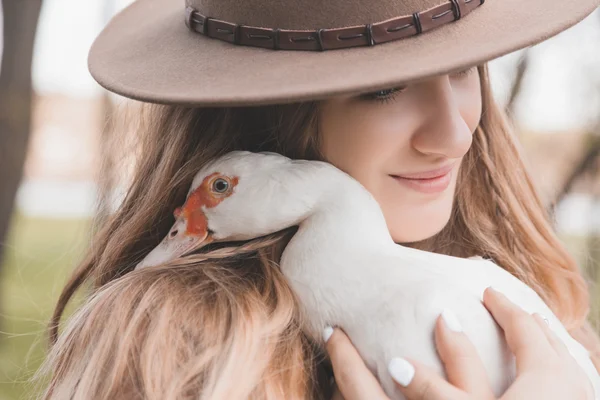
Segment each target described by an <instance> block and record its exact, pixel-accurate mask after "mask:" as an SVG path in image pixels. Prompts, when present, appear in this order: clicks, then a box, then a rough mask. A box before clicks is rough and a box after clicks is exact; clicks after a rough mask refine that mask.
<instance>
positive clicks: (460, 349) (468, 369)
mask: <svg viewBox="0 0 600 400" xmlns="http://www.w3.org/2000/svg"><path fill="white" fill-rule="evenodd" d="M435 343H436V347H437V350H438V353H439V355H440V358H441V360H442V362H443V363H444V367H445V368H446V375H447V376H448V381H449V382H450V383H451V384H453V385H454V386H456V387H457V388H459V389H462V390H463V391H465V392H467V393H468V394H470V395H471V396H473V397H475V398H476V399H490V398H493V397H494V394H493V392H492V388H491V386H490V383H489V378H488V376H487V373H486V370H485V367H484V365H483V362H482V361H481V358H480V357H479V354H478V353H477V349H475V346H473V343H472V342H471V341H470V340H469V338H468V337H467V335H465V333H464V332H463V330H462V326H461V324H460V321H459V320H458V318H457V316H456V315H455V314H454V312H452V311H451V310H449V309H446V310H444V311H443V312H442V314H441V315H440V317H439V318H438V320H437V323H436V327H435Z"/></svg>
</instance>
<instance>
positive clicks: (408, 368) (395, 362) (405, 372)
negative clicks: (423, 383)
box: [388, 358, 415, 387]
mask: <svg viewBox="0 0 600 400" xmlns="http://www.w3.org/2000/svg"><path fill="white" fill-rule="evenodd" d="M388 371H389V373H390V375H391V376H392V378H394V380H395V381H396V382H398V383H399V384H400V385H402V386H404V387H406V386H408V385H410V382H411V381H412V380H413V377H414V376H415V367H413V366H412V364H411V363H409V362H408V361H406V360H405V359H404V358H392V360H391V361H390V363H389V364H388Z"/></svg>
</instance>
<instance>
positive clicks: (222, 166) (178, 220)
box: [136, 151, 304, 269]
mask: <svg viewBox="0 0 600 400" xmlns="http://www.w3.org/2000/svg"><path fill="white" fill-rule="evenodd" d="M292 163H296V162H294V161H292V160H291V159H289V158H287V157H284V156H282V155H280V154H276V153H268V152H262V153H251V152H246V151H234V152H231V153H227V154H226V155H224V156H222V157H220V158H218V159H216V160H214V161H212V162H210V163H208V164H207V165H206V166H205V167H204V168H202V169H201V170H200V171H198V173H197V174H196V176H195V177H194V180H193V182H192V185H191V188H190V190H189V192H188V195H187V198H186V201H185V203H184V204H183V206H181V207H178V208H177V209H176V210H175V211H174V216H175V223H174V224H173V226H172V227H171V229H170V230H169V232H168V233H167V235H166V236H165V238H164V239H163V240H162V242H161V243H160V244H159V245H158V246H157V247H155V248H154V249H153V250H152V251H151V252H150V253H149V254H148V255H147V256H146V257H145V258H144V259H143V260H142V261H141V262H140V263H139V264H138V265H137V267H136V269H139V268H143V267H147V266H152V265H158V264H161V263H164V262H167V261H169V260H172V259H174V258H177V257H179V256H182V255H184V254H188V253H190V252H193V251H195V250H197V249H199V248H201V247H203V246H205V245H206V244H208V243H212V242H219V241H236V240H248V239H253V238H256V237H259V236H263V235H266V234H269V233H273V232H276V231H278V230H281V229H284V228H286V227H288V226H293V225H295V224H296V223H297V222H298V221H297V217H298V216H299V214H300V213H301V212H302V211H304V210H302V208H304V206H303V204H304V202H303V201H297V200H298V199H296V201H295V199H294V198H293V197H294V193H293V190H290V189H291V187H290V186H292V185H293V184H292V182H293V181H294V179H293V177H294V176H297V175H298V174H297V173H296V172H297V171H298V168H300V166H294V167H293V168H291V167H292ZM287 172H289V173H287ZM286 179H287V180H286ZM282 204H285V205H286V206H285V207H282V206H281V205H282Z"/></svg>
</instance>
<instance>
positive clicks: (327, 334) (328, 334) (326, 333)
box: [323, 326, 333, 343]
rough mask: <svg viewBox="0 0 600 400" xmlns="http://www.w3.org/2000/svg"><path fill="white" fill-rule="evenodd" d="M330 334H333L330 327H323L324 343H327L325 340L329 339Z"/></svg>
mask: <svg viewBox="0 0 600 400" xmlns="http://www.w3.org/2000/svg"><path fill="white" fill-rule="evenodd" d="M332 334H333V328H332V327H330V326H326V327H325V329H323V340H324V341H325V343H327V341H328V340H329V338H330V337H331V335H332Z"/></svg>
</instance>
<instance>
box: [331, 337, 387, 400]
mask: <svg viewBox="0 0 600 400" xmlns="http://www.w3.org/2000/svg"><path fill="white" fill-rule="evenodd" d="M329 329H330V328H329ZM329 329H328V328H325V332H324V333H323V336H324V339H325V342H326V349H327V353H328V354H329V358H330V359H331V365H332V366H333V375H334V376H335V382H336V384H337V387H338V388H339V390H340V392H341V393H342V395H343V397H344V399H346V400H364V399H381V400H384V399H385V400H389V398H388V397H387V396H386V395H385V393H384V392H383V389H382V388H381V385H380V384H379V382H378V381H377V379H376V378H375V377H374V376H373V374H372V373H371V371H369V369H368V368H367V366H366V365H365V363H364V361H363V360H362V358H361V357H360V354H358V351H357V350H356V348H355V347H354V346H353V345H352V342H350V339H349V338H348V336H346V334H345V333H344V332H342V331H341V330H340V329H338V328H336V329H334V330H333V333H330V332H331V331H330V330H329Z"/></svg>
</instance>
